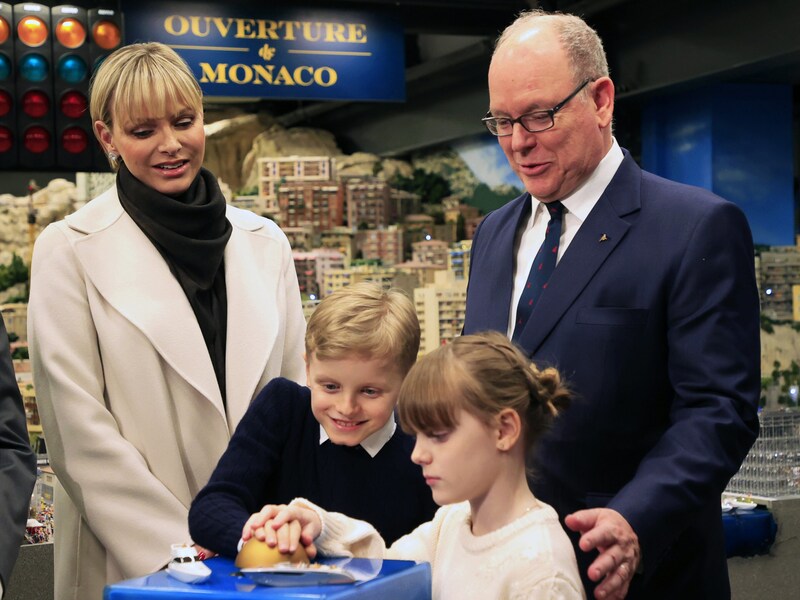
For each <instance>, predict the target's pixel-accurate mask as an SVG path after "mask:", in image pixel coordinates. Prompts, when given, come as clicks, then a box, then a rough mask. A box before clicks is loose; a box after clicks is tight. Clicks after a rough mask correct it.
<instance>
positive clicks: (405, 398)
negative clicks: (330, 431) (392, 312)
mask: <svg viewBox="0 0 800 600" xmlns="http://www.w3.org/2000/svg"><path fill="white" fill-rule="evenodd" d="M569 396H570V393H569V390H568V389H567V387H566V386H565V385H564V384H563V383H562V381H561V377H560V376H559V374H558V371H557V370H556V369H554V368H547V369H544V370H539V369H538V368H537V367H536V366H535V365H534V364H532V363H531V361H530V360H529V359H528V358H527V357H526V356H525V355H524V354H523V353H522V352H521V351H520V350H519V349H518V348H517V347H516V346H515V345H514V344H512V343H511V342H510V341H509V340H508V338H506V336H504V335H502V334H500V333H498V332H496V331H487V332H484V333H479V334H475V335H465V336H461V337H457V338H456V339H454V340H453V341H452V342H451V343H449V344H447V345H445V346H440V347H439V348H437V349H436V350H434V351H433V352H431V353H430V354H426V355H425V356H423V357H422V358H420V359H419V361H417V363H416V364H415V365H414V366H413V367H412V368H411V370H410V371H409V372H408V375H406V378H405V380H404V381H403V385H402V387H401V388H400V395H399V398H398V403H397V407H398V414H399V417H400V425H401V426H402V428H403V429H404V430H405V431H407V432H409V433H413V432H422V433H426V434H431V433H435V432H440V431H449V430H451V429H453V428H454V427H455V426H456V425H458V421H457V416H458V411H459V410H460V409H463V410H466V411H468V412H469V413H470V414H472V415H474V416H475V417H476V418H477V419H479V420H481V421H483V422H484V423H486V424H490V422H491V420H492V419H493V418H494V417H495V416H496V415H497V414H498V413H499V412H500V411H501V410H503V409H506V408H510V409H512V410H515V411H516V412H517V413H518V414H519V415H520V417H521V420H522V422H523V428H524V429H523V435H524V440H525V446H526V448H530V447H532V446H533V445H534V444H535V443H536V442H537V441H538V439H539V438H540V437H541V435H542V433H544V432H545V431H546V430H547V428H548V427H549V426H550V424H551V422H552V420H553V418H554V417H555V416H556V415H557V414H558V412H559V411H560V410H562V409H563V408H566V406H567V404H568V402H569Z"/></svg>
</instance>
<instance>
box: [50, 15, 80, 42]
mask: <svg viewBox="0 0 800 600" xmlns="http://www.w3.org/2000/svg"><path fill="white" fill-rule="evenodd" d="M56 39H57V40H58V43H59V44H61V45H62V46H65V47H66V48H78V47H79V46H82V45H83V43H84V42H85V41H86V28H85V27H84V26H83V23H81V22H80V21H79V20H78V19H76V18H74V17H65V18H63V19H61V20H60V21H59V22H58V24H57V25H56Z"/></svg>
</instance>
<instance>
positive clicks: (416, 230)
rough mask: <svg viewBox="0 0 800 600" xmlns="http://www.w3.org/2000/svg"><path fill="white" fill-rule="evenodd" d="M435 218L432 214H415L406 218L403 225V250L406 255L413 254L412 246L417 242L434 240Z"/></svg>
mask: <svg viewBox="0 0 800 600" xmlns="http://www.w3.org/2000/svg"><path fill="white" fill-rule="evenodd" d="M433 223H434V219H433V217H432V216H430V215H424V214H415V215H408V216H406V218H405V221H404V226H403V251H404V253H405V256H408V257H410V256H411V248H412V245H413V244H414V243H415V242H421V241H423V240H432V239H433V238H434V235H433V233H434V232H433Z"/></svg>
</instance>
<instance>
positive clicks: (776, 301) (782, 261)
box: [759, 246, 800, 320]
mask: <svg viewBox="0 0 800 600" xmlns="http://www.w3.org/2000/svg"><path fill="white" fill-rule="evenodd" d="M760 262H761V268H760V278H759V279H760V284H761V286H760V287H761V311H762V312H763V313H764V314H765V315H767V316H768V317H770V318H772V319H780V320H788V319H791V318H792V317H793V308H792V298H793V297H792V285H794V284H800V251H798V248H797V246H773V247H772V248H770V250H769V251H767V252H762V253H761V261H760Z"/></svg>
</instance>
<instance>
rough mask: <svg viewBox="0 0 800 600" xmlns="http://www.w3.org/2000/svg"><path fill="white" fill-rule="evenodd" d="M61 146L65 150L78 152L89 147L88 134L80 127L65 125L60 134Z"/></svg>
mask: <svg viewBox="0 0 800 600" xmlns="http://www.w3.org/2000/svg"><path fill="white" fill-rule="evenodd" d="M61 146H62V147H63V148H64V150H66V151H67V152H70V153H72V154H80V153H81V152H84V151H85V150H86V148H88V147H89V135H88V134H87V133H86V132H85V131H84V130H83V129H81V128H80V127H67V128H66V129H65V130H64V133H62V134H61Z"/></svg>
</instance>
